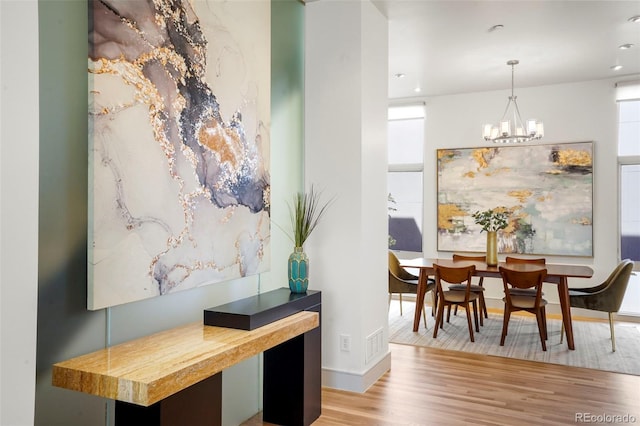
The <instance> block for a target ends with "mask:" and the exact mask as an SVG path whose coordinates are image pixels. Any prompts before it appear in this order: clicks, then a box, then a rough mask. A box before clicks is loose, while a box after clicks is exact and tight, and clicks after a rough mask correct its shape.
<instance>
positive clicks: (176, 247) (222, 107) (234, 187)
mask: <svg viewBox="0 0 640 426" xmlns="http://www.w3.org/2000/svg"><path fill="white" fill-rule="evenodd" d="M270 25H271V9H270V2H268V1H240V2H227V1H215V0H137V1H129V0H89V57H88V73H89V215H90V216H89V236H88V244H89V247H88V251H89V253H88V268H89V279H88V301H87V306H88V308H89V309H100V308H104V307H108V306H114V305H118V304H122V303H127V302H132V301H136V300H142V299H146V298H151V297H156V296H161V295H165V294H169V293H172V292H177V291H182V290H186V289H191V288H194V287H199V286H202V285H206V284H213V283H216V282H221V281H228V280H231V279H236V278H240V277H245V276H249V275H254V274H258V273H261V272H264V271H265V270H267V269H268V267H269V264H270V246H269V237H270V220H269V208H270V205H269V203H270V186H269V182H270V175H269V163H268V161H269V145H270V140H269V127H270V40H271V38H270Z"/></svg>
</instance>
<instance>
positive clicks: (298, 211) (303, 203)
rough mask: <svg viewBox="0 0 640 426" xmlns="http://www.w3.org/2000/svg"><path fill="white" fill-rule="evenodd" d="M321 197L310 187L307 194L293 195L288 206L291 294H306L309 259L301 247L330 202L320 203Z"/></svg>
mask: <svg viewBox="0 0 640 426" xmlns="http://www.w3.org/2000/svg"><path fill="white" fill-rule="evenodd" d="M321 195H322V194H321V193H320V192H318V191H316V190H315V189H314V187H313V185H312V186H311V189H310V190H309V192H308V193H307V192H305V193H301V192H298V193H297V194H295V196H294V197H293V205H291V204H289V214H290V216H291V226H292V228H293V243H294V248H293V253H291V255H290V256H289V262H288V275H289V289H290V290H291V292H292V293H306V292H307V288H308V287H309V258H308V257H307V254H306V253H305V252H304V249H303V245H304V243H305V241H307V238H309V236H310V235H311V232H313V230H314V229H315V228H316V226H318V222H319V221H320V219H321V218H322V216H324V214H325V213H326V211H327V208H328V207H329V205H330V204H331V201H332V200H329V201H327V202H321V200H320V198H321Z"/></svg>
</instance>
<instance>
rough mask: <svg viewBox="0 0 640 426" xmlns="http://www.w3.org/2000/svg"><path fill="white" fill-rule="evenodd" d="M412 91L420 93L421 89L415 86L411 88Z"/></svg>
mask: <svg viewBox="0 0 640 426" xmlns="http://www.w3.org/2000/svg"><path fill="white" fill-rule="evenodd" d="M413 91H414V92H416V93H420V92H421V91H422V89H420V88H419V87H416V88H415V89H413Z"/></svg>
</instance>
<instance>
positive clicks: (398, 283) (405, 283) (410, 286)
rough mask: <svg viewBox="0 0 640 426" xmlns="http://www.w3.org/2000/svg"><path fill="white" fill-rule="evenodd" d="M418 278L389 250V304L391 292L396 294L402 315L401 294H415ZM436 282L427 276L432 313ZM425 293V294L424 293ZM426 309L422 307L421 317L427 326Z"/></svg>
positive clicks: (434, 305)
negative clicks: (401, 264)
mask: <svg viewBox="0 0 640 426" xmlns="http://www.w3.org/2000/svg"><path fill="white" fill-rule="evenodd" d="M418 279H419V277H417V276H415V275H413V274H411V273H410V272H408V271H407V270H406V269H404V268H403V267H402V266H400V261H399V260H398V257H397V256H396V255H395V253H394V252H392V251H391V250H389V306H391V297H392V295H393V294H397V295H398V299H399V300H400V315H402V295H403V294H416V295H417V293H418ZM435 289H436V282H435V281H434V280H433V279H431V278H429V279H428V280H427V290H426V293H428V292H431V295H432V300H433V309H432V311H431V314H432V315H435V314H434V312H433V311H434V310H435V309H436V308H435V307H436V303H437V300H436V297H435ZM426 293H425V294H426ZM425 311H426V309H422V317H423V319H424V327H425V328H427V314H426V312H425Z"/></svg>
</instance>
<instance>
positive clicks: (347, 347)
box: [340, 334, 351, 352]
mask: <svg viewBox="0 0 640 426" xmlns="http://www.w3.org/2000/svg"><path fill="white" fill-rule="evenodd" d="M340 350H341V351H343V352H350V351H351V336H349V335H348V334H341V335H340Z"/></svg>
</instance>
